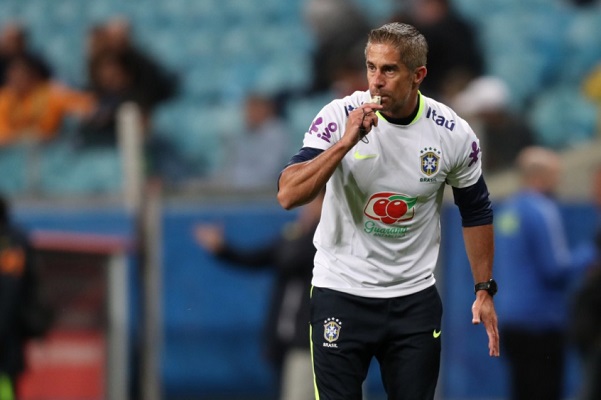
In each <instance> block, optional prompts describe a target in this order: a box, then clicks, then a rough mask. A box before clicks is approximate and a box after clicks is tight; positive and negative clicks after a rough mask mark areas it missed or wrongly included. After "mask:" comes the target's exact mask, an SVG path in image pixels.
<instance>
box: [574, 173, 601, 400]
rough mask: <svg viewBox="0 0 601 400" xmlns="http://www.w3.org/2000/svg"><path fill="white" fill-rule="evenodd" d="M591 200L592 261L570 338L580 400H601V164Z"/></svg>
mask: <svg viewBox="0 0 601 400" xmlns="http://www.w3.org/2000/svg"><path fill="white" fill-rule="evenodd" d="M591 189H592V200H593V204H594V205H595V207H596V209H597V231H596V233H595V236H594V240H593V243H592V245H593V246H595V252H594V256H593V261H592V262H591V265H590V269H589V270H588V271H587V273H586V276H585V277H584V279H583V280H582V282H581V283H580V284H579V285H578V287H577V290H576V292H575V293H574V294H573V298H572V299H571V300H572V301H571V305H570V306H571V308H570V314H571V315H570V320H569V321H570V323H569V331H568V334H569V336H570V339H571V340H572V342H573V344H575V345H576V349H577V350H578V355H579V356H580V361H581V365H582V372H583V373H582V388H581V393H580V394H579V396H578V399H581V400H595V399H601V291H600V290H599V288H600V287H601V164H599V165H597V167H596V168H595V170H594V172H593V179H592V188H591Z"/></svg>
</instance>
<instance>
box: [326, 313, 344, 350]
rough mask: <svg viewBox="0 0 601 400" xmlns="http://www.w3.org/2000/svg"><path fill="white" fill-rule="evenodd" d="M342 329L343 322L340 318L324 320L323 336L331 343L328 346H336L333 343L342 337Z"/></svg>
mask: <svg viewBox="0 0 601 400" xmlns="http://www.w3.org/2000/svg"><path fill="white" fill-rule="evenodd" d="M341 329H342V322H341V321H340V320H339V319H338V318H328V319H326V320H325V321H324V322H323V337H324V339H325V340H327V341H328V343H324V345H327V344H330V346H328V347H336V345H332V343H333V342H335V341H336V340H338V338H339V337H340V330H341Z"/></svg>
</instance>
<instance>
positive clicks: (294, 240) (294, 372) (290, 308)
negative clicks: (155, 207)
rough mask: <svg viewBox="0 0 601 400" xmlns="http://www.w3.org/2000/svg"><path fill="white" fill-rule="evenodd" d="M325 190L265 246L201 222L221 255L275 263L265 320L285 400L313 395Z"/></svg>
mask: <svg viewBox="0 0 601 400" xmlns="http://www.w3.org/2000/svg"><path fill="white" fill-rule="evenodd" d="M322 201H323V192H322V194H321V195H320V196H317V198H316V199H315V200H314V201H312V202H311V203H309V204H307V205H305V206H304V207H303V208H302V209H301V211H300V212H299V214H298V218H297V219H296V221H295V222H293V223H291V224H290V225H288V226H286V227H285V228H284V229H283V230H282V232H281V234H280V236H278V238H277V239H276V240H274V241H273V242H272V243H270V244H268V245H267V246H265V247H264V248H259V249H253V250H239V249H235V248H233V247H232V246H230V245H229V244H228V243H226V241H225V239H224V232H223V228H222V227H219V226H213V225H199V226H198V227H197V228H196V232H195V235H196V240H197V242H198V243H199V244H200V245H201V246H202V247H203V248H204V249H206V250H208V251H209V252H211V253H213V254H215V255H216V256H217V257H219V258H220V259H222V260H226V261H229V262H232V263H234V265H236V266H242V267H246V268H253V269H259V268H264V267H272V268H274V269H275V281H274V288H273V291H272V297H271V302H270V307H269V311H268V314H267V319H266V321H265V332H264V336H263V337H264V342H265V355H266V357H267V359H268V361H269V362H270V363H271V364H272V365H273V366H274V369H275V371H276V374H277V375H278V386H279V390H278V391H279V393H280V396H279V398H280V399H281V400H308V399H312V398H314V389H313V372H312V366H311V351H310V346H309V293H310V291H311V277H312V270H313V257H314V256H315V247H314V246H313V235H314V233H315V229H316V227H317V224H318V223H319V218H320V216H321V206H322Z"/></svg>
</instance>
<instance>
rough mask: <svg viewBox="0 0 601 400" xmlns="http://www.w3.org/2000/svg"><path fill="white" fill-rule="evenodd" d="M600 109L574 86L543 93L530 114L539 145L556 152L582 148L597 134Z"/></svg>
mask: <svg viewBox="0 0 601 400" xmlns="http://www.w3.org/2000/svg"><path fill="white" fill-rule="evenodd" d="M597 113H598V109H597V107H596V106H595V105H594V104H592V103H590V102H589V101H588V100H586V99H585V98H584V97H583V96H582V94H581V93H580V92H579V91H578V90H575V89H574V87H573V86H571V85H561V86H557V87H554V88H550V89H548V90H546V91H544V92H542V93H541V94H540V96H538V97H537V100H536V102H535V103H534V105H533V107H532V109H531V112H530V121H531V124H532V126H533V127H534V130H535V133H536V135H537V141H538V143H539V144H541V145H544V146H548V147H551V148H554V149H563V148H569V147H573V146H577V145H581V144H583V143H586V142H587V141H590V140H591V139H593V137H594V136H595V134H596V132H597V121H598V117H597Z"/></svg>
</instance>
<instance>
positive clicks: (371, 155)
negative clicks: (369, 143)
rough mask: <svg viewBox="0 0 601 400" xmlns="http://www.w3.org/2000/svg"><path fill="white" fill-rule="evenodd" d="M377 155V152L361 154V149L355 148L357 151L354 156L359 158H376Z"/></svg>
mask: <svg viewBox="0 0 601 400" xmlns="http://www.w3.org/2000/svg"><path fill="white" fill-rule="evenodd" d="M377 156H378V155H377V154H359V150H355V153H353V157H355V159H357V160H366V159H368V158H374V157H377Z"/></svg>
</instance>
